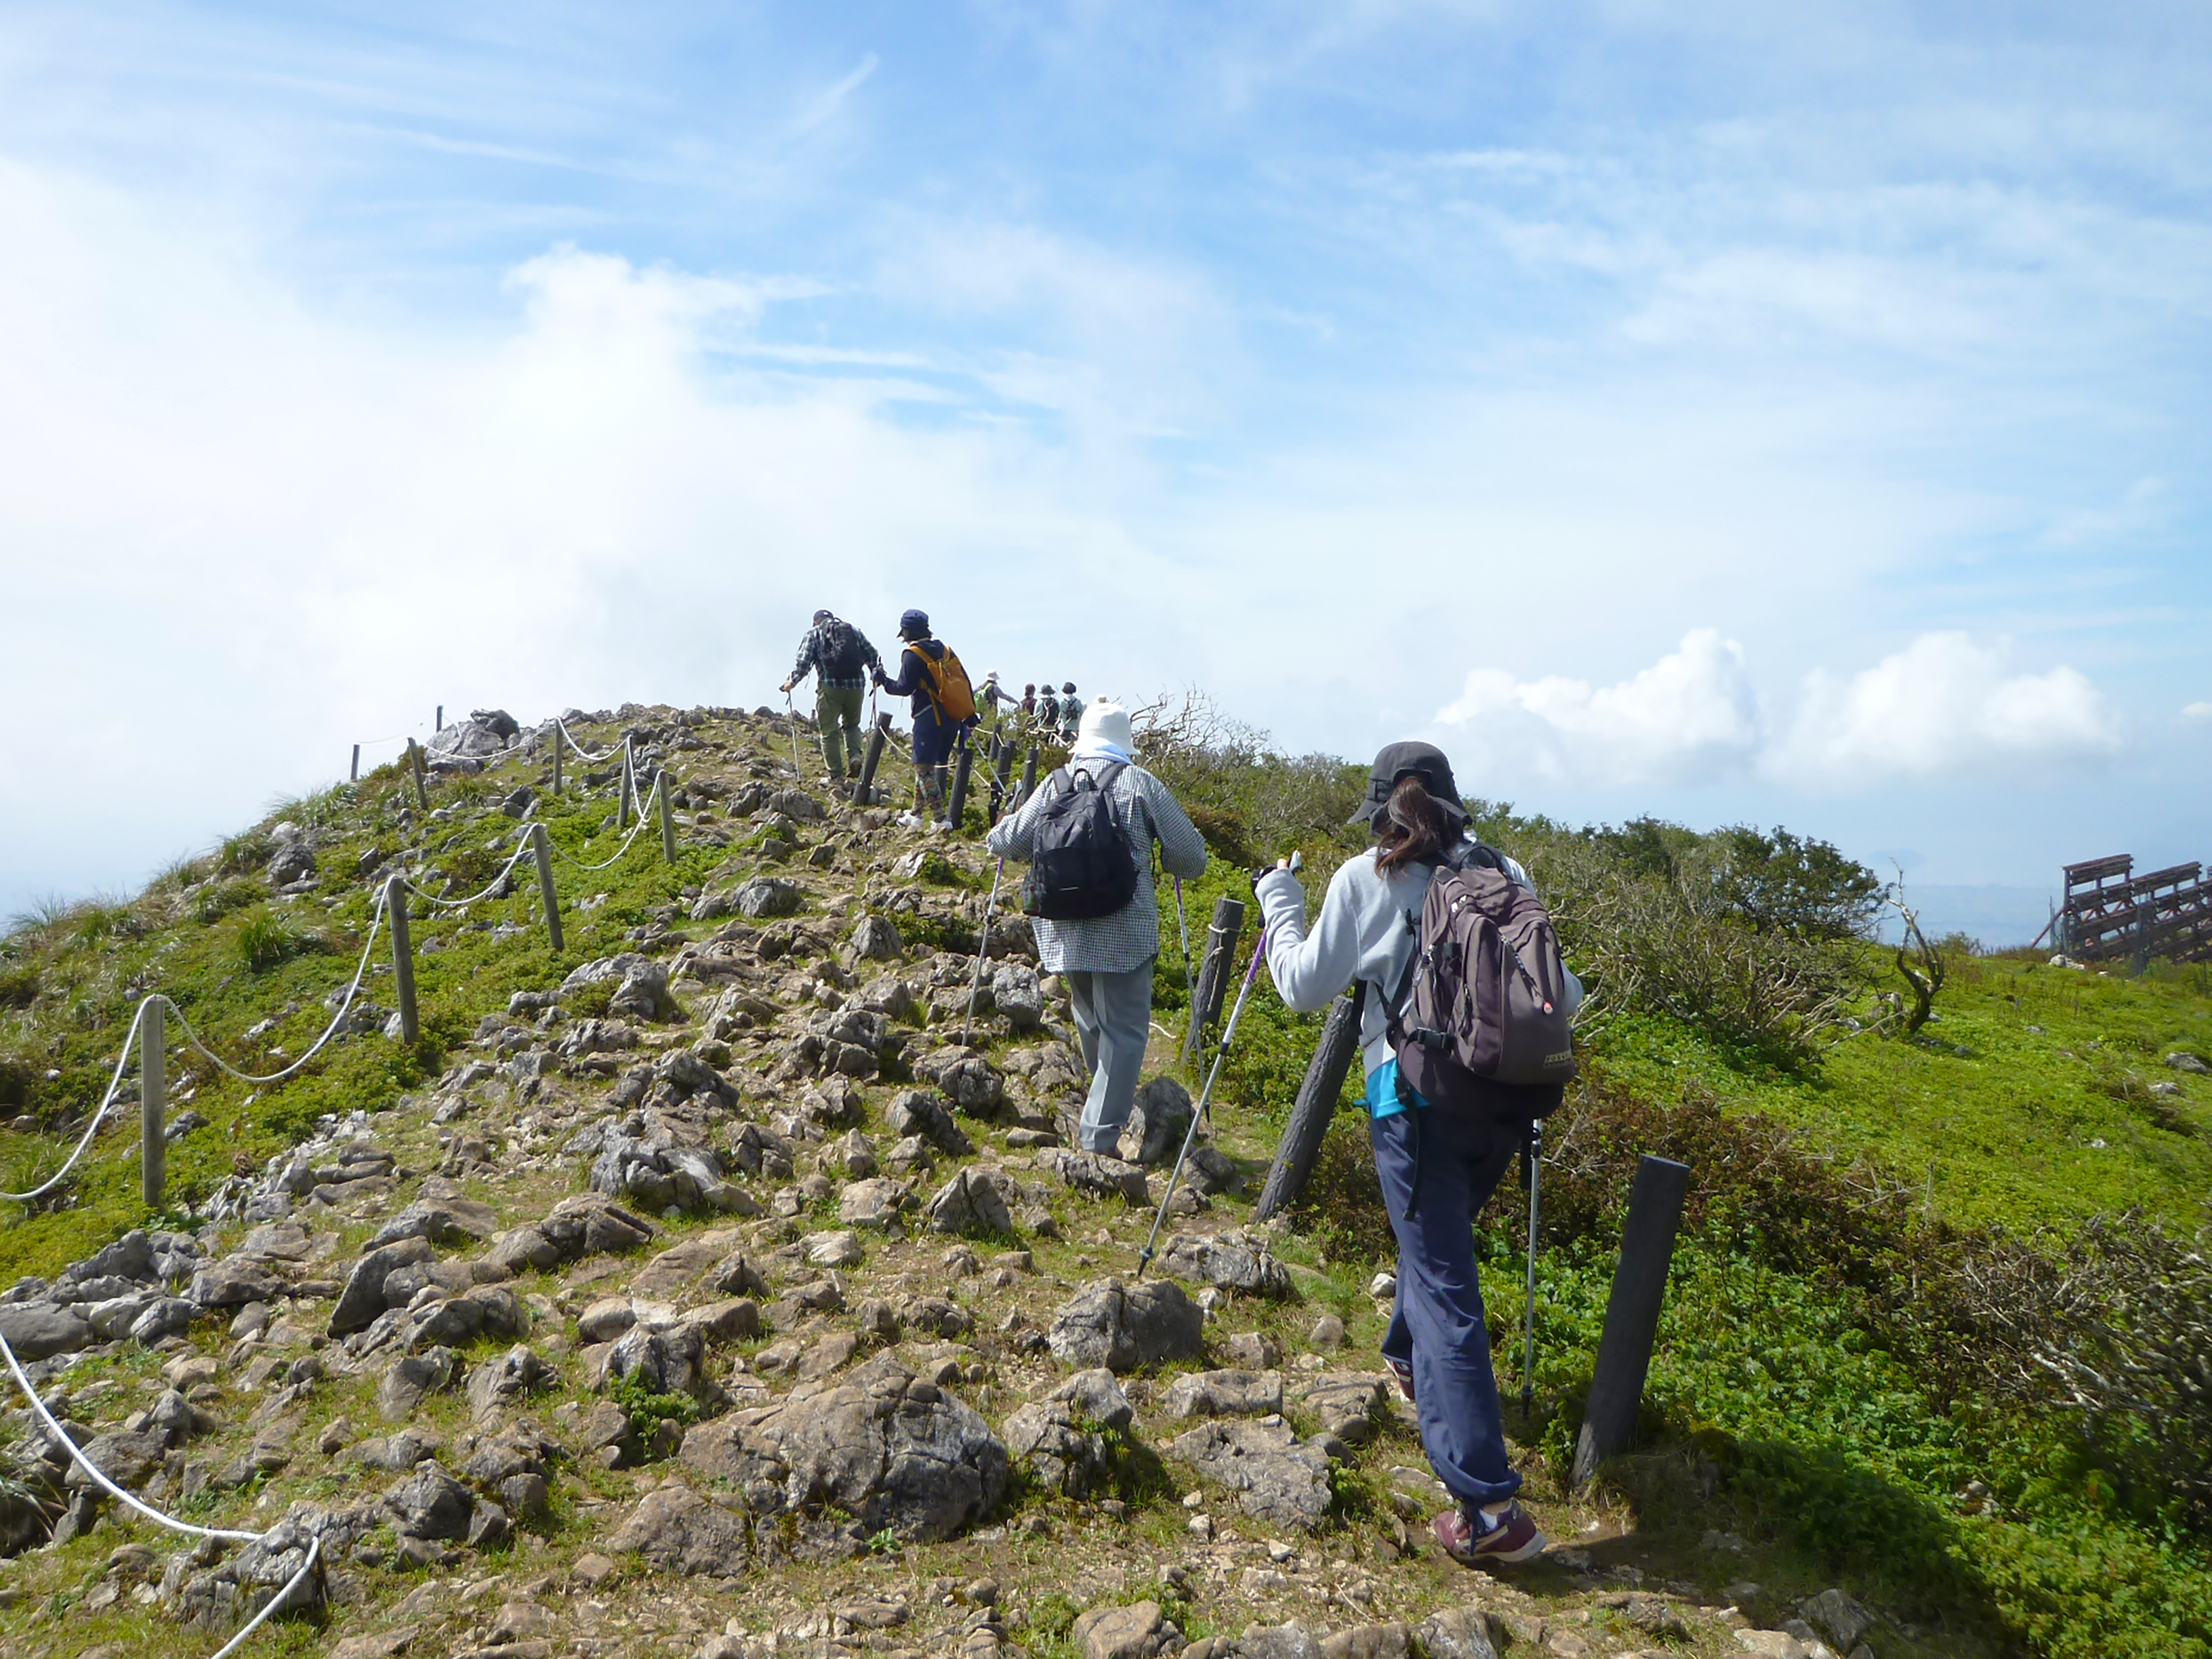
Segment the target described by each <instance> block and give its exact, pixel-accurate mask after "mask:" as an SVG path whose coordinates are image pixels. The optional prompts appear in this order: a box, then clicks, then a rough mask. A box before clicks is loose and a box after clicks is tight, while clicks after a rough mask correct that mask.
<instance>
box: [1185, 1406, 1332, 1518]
mask: <svg viewBox="0 0 2212 1659" xmlns="http://www.w3.org/2000/svg"><path fill="white" fill-rule="evenodd" d="M1167 1454H1168V1455H1169V1456H1170V1457H1173V1458H1176V1459H1178V1460H1179V1461H1181V1462H1185V1463H1188V1464H1189V1465H1190V1466H1191V1467H1192V1468H1194V1469H1196V1470H1197V1471H1198V1473H1199V1474H1201V1475H1203V1476H1204V1477H1205V1478H1206V1479H1207V1480H1211V1481H1212V1482H1213V1483H1214V1484H1215V1485H1217V1486H1226V1487H1227V1488H1229V1490H1230V1491H1231V1492H1234V1493H1235V1494H1236V1496H1237V1507H1238V1508H1240V1509H1242V1510H1243V1511H1244V1512H1245V1513H1246V1514H1247V1515H1249V1516H1253V1517H1254V1518H1255V1519H1256V1520H1261V1521H1264V1522H1267V1523H1268V1524H1269V1525H1270V1526H1277V1527H1296V1528H1298V1529H1300V1530H1301V1531H1307V1532H1310V1531H1311V1530H1312V1529H1313V1528H1315V1527H1316V1526H1318V1525H1319V1524H1320V1523H1321V1521H1322V1517H1323V1516H1326V1515H1327V1514H1328V1504H1329V1487H1328V1455H1327V1454H1326V1453H1325V1452H1323V1451H1322V1450H1321V1449H1319V1448H1318V1447H1315V1446H1310V1445H1307V1444H1305V1443H1303V1442H1301V1441H1300V1440H1299V1439H1298V1437H1297V1435H1296V1434H1295V1433H1293V1432H1292V1431H1291V1426H1290V1425H1289V1424H1287V1423H1285V1422H1284V1421H1283V1420H1282V1419H1280V1418H1274V1419H1260V1420H1258V1421H1243V1420H1236V1419H1220V1418H1216V1419H1211V1420H1209V1421H1207V1422H1206V1423H1204V1424H1201V1425H1200V1426H1199V1427H1197V1428H1195V1429H1193V1430H1191V1431H1189V1432H1188V1434H1182V1435H1178V1436H1177V1437H1176V1438H1175V1439H1173V1440H1171V1441H1170V1442H1169V1443H1168V1445H1167Z"/></svg>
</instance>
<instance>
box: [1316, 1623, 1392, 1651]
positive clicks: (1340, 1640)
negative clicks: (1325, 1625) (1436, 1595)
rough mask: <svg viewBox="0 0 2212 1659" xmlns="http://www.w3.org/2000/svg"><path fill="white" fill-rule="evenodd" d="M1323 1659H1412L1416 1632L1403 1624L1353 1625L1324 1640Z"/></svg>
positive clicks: (1322, 1645) (1322, 1646)
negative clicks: (1414, 1633)
mask: <svg viewBox="0 0 2212 1659" xmlns="http://www.w3.org/2000/svg"><path fill="white" fill-rule="evenodd" d="M1321 1651H1322V1659H1413V1632H1412V1631H1411V1630H1410V1629H1408V1628H1407V1626H1404V1625H1401V1624H1395V1623H1394V1624H1388V1625H1354V1626H1352V1628H1351V1629H1349V1630H1340V1631H1337V1632H1334V1633H1332V1634H1330V1635H1328V1636H1325V1637H1323V1638H1322V1644H1321Z"/></svg>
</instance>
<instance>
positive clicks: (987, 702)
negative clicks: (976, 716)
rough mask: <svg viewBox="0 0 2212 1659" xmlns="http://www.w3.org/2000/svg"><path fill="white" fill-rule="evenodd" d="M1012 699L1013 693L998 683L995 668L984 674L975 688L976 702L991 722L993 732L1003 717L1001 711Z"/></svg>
mask: <svg viewBox="0 0 2212 1659" xmlns="http://www.w3.org/2000/svg"><path fill="white" fill-rule="evenodd" d="M1013 701H1014V694H1013V693H1012V692H1011V691H1009V690H1006V687H1005V686H1003V685H1001V684H999V671H998V670H997V669H995V668H994V669H993V670H991V671H990V672H989V673H987V674H986V675H984V676H983V683H982V684H981V685H979V686H977V687H976V688H975V702H976V704H977V706H978V707H979V708H981V711H982V713H983V715H984V717H985V718H986V719H987V720H989V721H990V722H991V729H992V730H993V731H994V732H995V731H997V730H998V729H999V722H1000V720H1002V719H1003V718H1004V714H1003V713H1002V711H1003V710H1004V709H1005V708H1006V707H1007V706H1008V705H1009V704H1011V703H1012V702H1013Z"/></svg>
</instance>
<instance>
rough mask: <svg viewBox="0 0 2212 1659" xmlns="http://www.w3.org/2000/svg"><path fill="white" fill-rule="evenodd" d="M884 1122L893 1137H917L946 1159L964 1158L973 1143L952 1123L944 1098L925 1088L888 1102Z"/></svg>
mask: <svg viewBox="0 0 2212 1659" xmlns="http://www.w3.org/2000/svg"><path fill="white" fill-rule="evenodd" d="M884 1121H885V1122H886V1123H888V1124H889V1125H890V1131H891V1133H893V1134H895V1135H920V1136H921V1138H922V1139H924V1140H927V1141H928V1142H929V1143H930V1144H931V1145H932V1146H935V1147H936V1148H937V1149H938V1150H939V1152H943V1153H944V1154H945V1156H946V1157H948V1158H966V1157H967V1156H968V1155H969V1153H971V1152H974V1151H975V1142H974V1141H972V1140H970V1139H968V1136H967V1133H966V1132H965V1131H964V1130H963V1129H962V1128H961V1127H960V1126H959V1125H958V1124H957V1123H956V1122H954V1121H952V1114H951V1113H950V1112H948V1111H947V1110H945V1101H944V1099H943V1097H941V1096H939V1095H938V1094H937V1093H935V1092H934V1091H931V1090H927V1089H909V1090H908V1091H906V1092H905V1093H904V1094H902V1095H900V1096H899V1097H897V1098H896V1099H895V1100H893V1101H892V1102H891V1103H890V1110H889V1111H887V1112H886V1113H884Z"/></svg>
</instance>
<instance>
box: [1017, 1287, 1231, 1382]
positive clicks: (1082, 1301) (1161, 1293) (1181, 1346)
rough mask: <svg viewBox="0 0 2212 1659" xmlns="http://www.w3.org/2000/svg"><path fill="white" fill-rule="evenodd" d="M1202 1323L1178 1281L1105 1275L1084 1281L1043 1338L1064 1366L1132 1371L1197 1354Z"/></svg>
mask: <svg viewBox="0 0 2212 1659" xmlns="http://www.w3.org/2000/svg"><path fill="white" fill-rule="evenodd" d="M1205 1327H1206V1316H1204V1315H1203V1314H1202V1313H1200V1310H1199V1308H1198V1305H1197V1304H1195V1303H1194V1302H1193V1301H1192V1300H1191V1299H1190V1298H1189V1297H1188V1296H1186V1295H1184V1294H1183V1291H1182V1286H1181V1285H1174V1284H1170V1283H1169V1282H1167V1281H1165V1280H1164V1279H1150V1280H1146V1281H1144V1282H1142V1283H1139V1284H1136V1285H1123V1284H1122V1283H1121V1280H1120V1279H1099V1280H1096V1281H1094V1282H1093V1283H1091V1284H1089V1285H1084V1286H1083V1287H1082V1288H1081V1289H1079V1290H1078V1291H1076V1293H1075V1295H1074V1297H1073V1298H1072V1299H1071V1300H1069V1301H1068V1302H1067V1303H1066V1304H1064V1305H1063V1306H1061V1307H1060V1310H1058V1311H1057V1312H1056V1313H1054V1315H1053V1318H1052V1325H1051V1328H1050V1329H1049V1330H1048V1331H1047V1332H1046V1334H1045V1340H1046V1342H1047V1343H1048V1345H1049V1346H1050V1347H1051V1349H1052V1353H1053V1358H1055V1359H1057V1360H1059V1361H1060V1364H1063V1365H1067V1366H1070V1367H1073V1368H1076V1369H1088V1368H1090V1367H1091V1366H1095V1365H1098V1366H1103V1367H1105V1368H1106V1369H1107V1370H1111V1371H1130V1370H1136V1369H1137V1368H1138V1367H1139V1366H1142V1365H1156V1364H1159V1363H1160V1362H1161V1361H1163V1360H1167V1359H1196V1358H1200V1356H1201V1355H1202V1354H1203V1353H1204V1352H1205Z"/></svg>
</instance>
